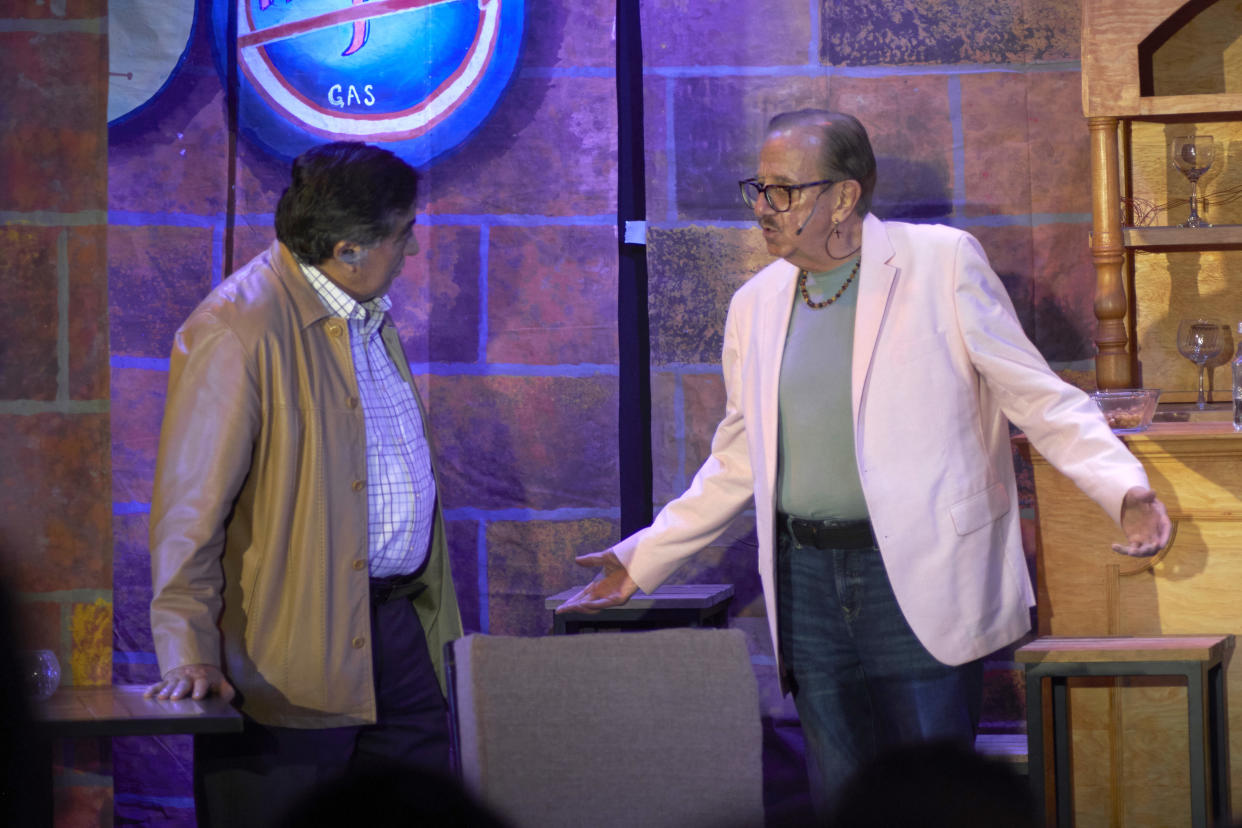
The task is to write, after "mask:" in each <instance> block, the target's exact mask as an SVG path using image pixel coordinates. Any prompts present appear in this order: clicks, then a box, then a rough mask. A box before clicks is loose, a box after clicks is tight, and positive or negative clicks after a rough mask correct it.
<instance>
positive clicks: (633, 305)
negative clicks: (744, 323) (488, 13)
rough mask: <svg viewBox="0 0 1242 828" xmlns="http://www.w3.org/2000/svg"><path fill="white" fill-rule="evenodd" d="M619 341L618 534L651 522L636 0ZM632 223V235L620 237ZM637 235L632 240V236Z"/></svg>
mask: <svg viewBox="0 0 1242 828" xmlns="http://www.w3.org/2000/svg"><path fill="white" fill-rule="evenodd" d="M616 15H617V16H616V26H617V243H618V247H619V251H620V257H619V265H618V267H619V269H618V274H617V276H618V278H617V339H618V349H619V353H618V359H619V363H620V369H619V386H620V398H621V399H620V405H619V411H618V414H619V417H618V421H619V422H618V425H619V428H618V432H619V434H618V448H619V452H620V456H619V461H620V472H621V534H622V535H623V536H625V535H629V534H631V533H633V532H635V531H637V530H639V529H641V528H643V527H644V526H646V525H648V524H649V523H651V499H652V488H651V351H650V343H649V340H648V324H647V247H646V241H645V230H644V229H642V228H645V226H646V217H647V206H646V201H647V194H646V186H645V176H646V170H645V167H644V163H643V45H642V27H641V23H640V19H639V2H638V0H617V11H616ZM627 229H630V233H631V238H633V239H634V240H633V241H628V242H627V241H626V235H627ZM635 236H638V238H635Z"/></svg>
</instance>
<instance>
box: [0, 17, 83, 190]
mask: <svg viewBox="0 0 1242 828" xmlns="http://www.w3.org/2000/svg"><path fill="white" fill-rule="evenodd" d="M106 70H107V47H106V39H105V38H104V36H103V35H102V33H94V34H92V33H85V32H75V31H63V32H57V33H55V34H44V33H42V32H32V31H20V30H8V31H4V32H0V76H3V77H5V78H8V79H10V80H9V85H10V89H11V90H12V92H13V94H10V95H8V96H6V99H5V108H4V111H3V116H0V117H2V120H0V123H2V124H3V127H4V128H3V129H0V181H3V182H4V185H3V189H2V190H0V203H2V205H3V207H4V209H6V210H21V211H33V210H51V211H59V212H68V213H74V212H80V211H83V210H100V209H103V207H104V205H105V204H106V203H107V146H106V140H105V136H104V132H103V125H104V121H105V119H106V117H107V114H106V109H105V107H106V96H105V92H106V83H105V82H104V79H106V77H107V71H106Z"/></svg>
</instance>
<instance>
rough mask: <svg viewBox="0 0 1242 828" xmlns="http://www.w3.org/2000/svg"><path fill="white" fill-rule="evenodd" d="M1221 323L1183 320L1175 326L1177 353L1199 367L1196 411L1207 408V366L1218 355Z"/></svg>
mask: <svg viewBox="0 0 1242 828" xmlns="http://www.w3.org/2000/svg"><path fill="white" fill-rule="evenodd" d="M1221 347H1222V341H1221V323H1220V322H1219V321H1218V320H1215V319H1204V318H1197V319H1183V320H1182V321H1181V324H1179V325H1178V326H1177V352H1178V353H1180V354H1181V355H1182V356H1184V357H1186V359H1188V360H1190V361H1191V362H1193V363H1194V364H1195V365H1197V366H1198V367H1199V398H1198V401H1197V405H1198V409H1199V410H1200V411H1202V410H1203V409H1204V408H1206V407H1207V403H1206V398H1205V396H1204V387H1205V385H1206V381H1207V364H1208V362H1209V361H1210V360H1211V359H1212V358H1214V357H1216V356H1218V355H1219V354H1220V349H1221Z"/></svg>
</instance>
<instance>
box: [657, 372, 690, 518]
mask: <svg viewBox="0 0 1242 828" xmlns="http://www.w3.org/2000/svg"><path fill="white" fill-rule="evenodd" d="M680 396H681V376H680V374H678V373H677V372H676V371H652V372H651V496H652V498H653V500H654V501H655V502H656V503H667V502H668V501H670V500H672V499H673V498H675V497H677V495H679V494H681V493H682V491H684V490H685V488H686V480H685V477H684V475H683V474H682V469H683V466H684V463H683V461H682V459H681V456H682V453H683V452H684V451H685V435H684V434H683V432H682V429H683V425H682V415H681V403H680Z"/></svg>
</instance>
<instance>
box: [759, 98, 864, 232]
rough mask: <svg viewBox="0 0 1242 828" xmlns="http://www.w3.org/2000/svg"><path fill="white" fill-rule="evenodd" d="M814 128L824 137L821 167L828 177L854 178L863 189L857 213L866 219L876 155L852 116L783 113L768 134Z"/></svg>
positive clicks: (825, 112)
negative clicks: (792, 129) (784, 130)
mask: <svg viewBox="0 0 1242 828" xmlns="http://www.w3.org/2000/svg"><path fill="white" fill-rule="evenodd" d="M795 127H796V128H799V129H815V130H819V132H820V134H821V135H822V136H823V143H822V146H823V155H822V157H821V158H820V166H821V167H822V169H823V174H824V175H825V176H827V177H828V178H832V179H838V180H845V179H853V180H854V181H857V182H858V184H859V186H860V187H861V188H862V193H861V194H860V195H859V197H858V204H857V205H856V206H855V208H854V211H855V212H856V213H858V215H860V216H864V215H866V214H867V212H868V211H869V210H870V209H871V194H872V193H873V192H874V191H875V153H873V152H872V151H871V139H870V138H868V137H867V130H866V129H865V128H864V127H863V125H862V124H861V123H860V122H859V121H858V119H857V118H855V117H854V116H853V115H846V114H845V113H843V112H829V111H828V110H826V109H799V110H796V111H794V112H782V113H780V114H779V115H777V116H776V117H774V118H773V119H772V120H771V121H769V122H768V132H769V133H772V132H775V131H776V130H783V129H790V128H795Z"/></svg>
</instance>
